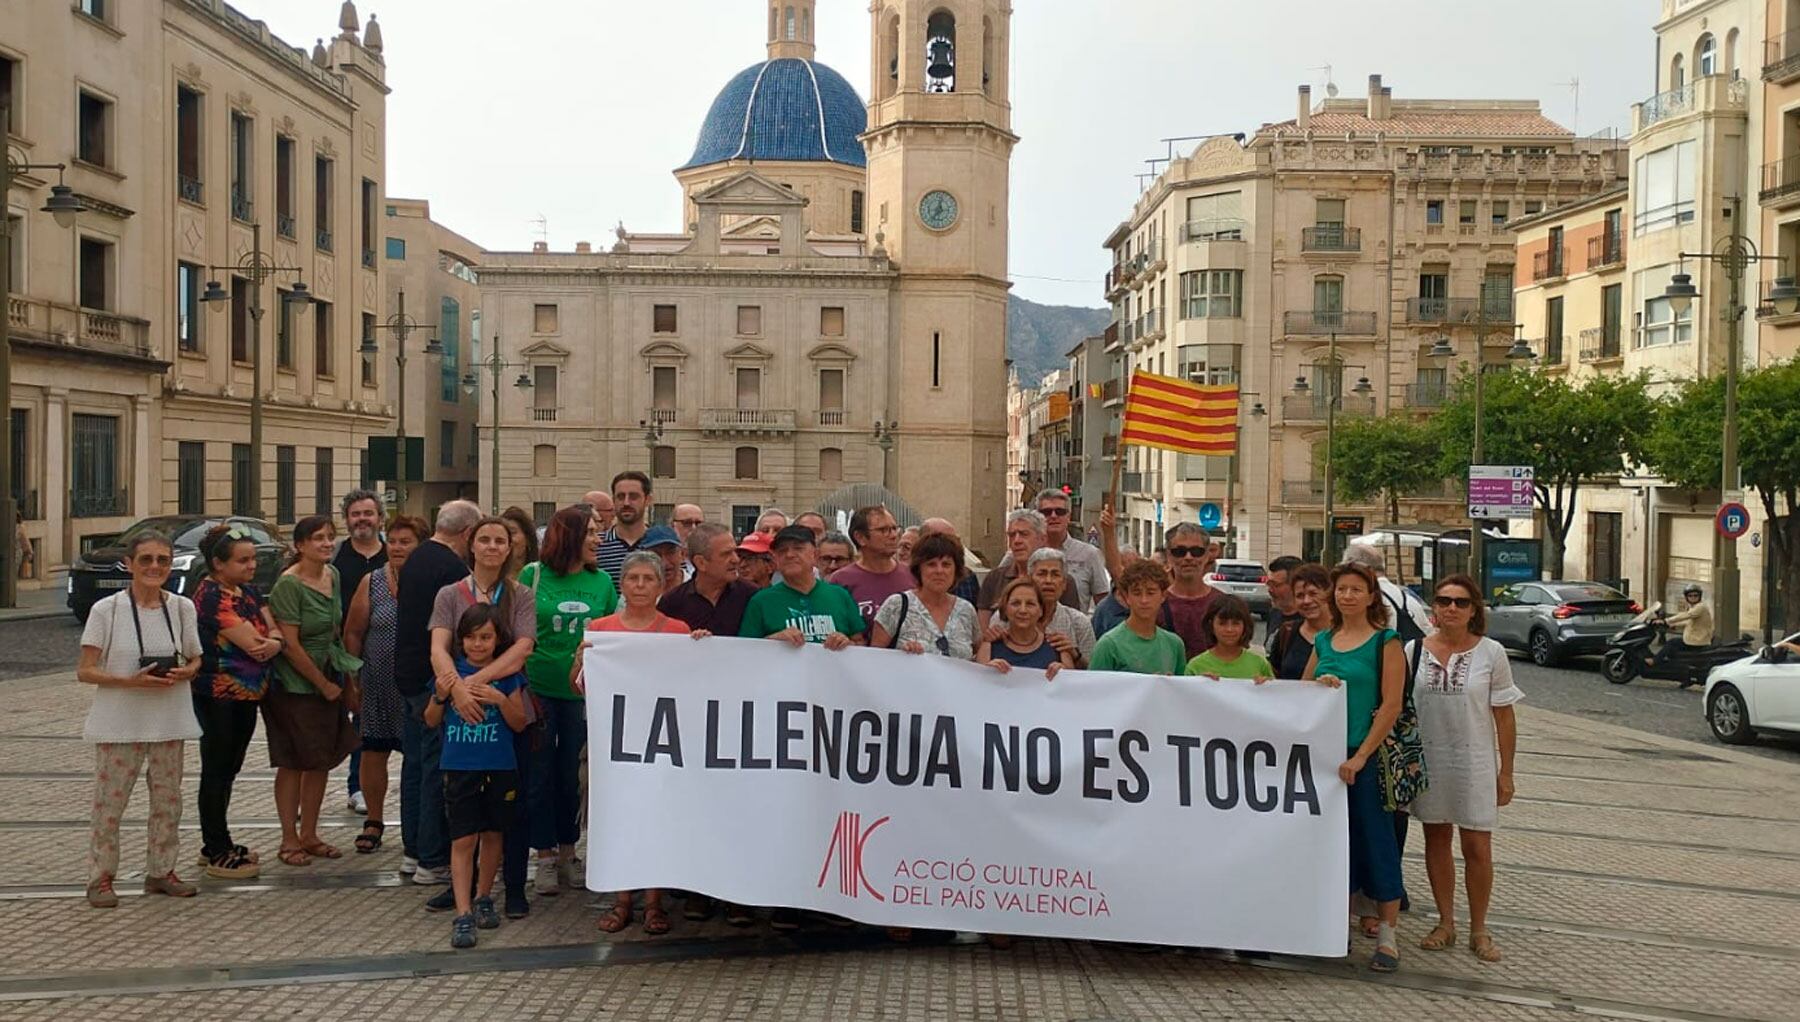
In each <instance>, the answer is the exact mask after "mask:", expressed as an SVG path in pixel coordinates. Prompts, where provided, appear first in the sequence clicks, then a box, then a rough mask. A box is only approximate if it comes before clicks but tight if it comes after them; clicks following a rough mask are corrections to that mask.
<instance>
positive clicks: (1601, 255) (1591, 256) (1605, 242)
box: [1587, 231, 1625, 270]
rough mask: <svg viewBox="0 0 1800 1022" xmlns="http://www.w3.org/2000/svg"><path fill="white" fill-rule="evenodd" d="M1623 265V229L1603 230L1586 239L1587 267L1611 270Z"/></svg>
mask: <svg viewBox="0 0 1800 1022" xmlns="http://www.w3.org/2000/svg"><path fill="white" fill-rule="evenodd" d="M1624 265H1625V234H1624V232H1623V231H1603V232H1601V234H1600V235H1598V236H1597V237H1593V238H1589V239H1588V243H1587V268H1588V269H1590V270H1611V269H1617V268H1619V267H1621V266H1624Z"/></svg>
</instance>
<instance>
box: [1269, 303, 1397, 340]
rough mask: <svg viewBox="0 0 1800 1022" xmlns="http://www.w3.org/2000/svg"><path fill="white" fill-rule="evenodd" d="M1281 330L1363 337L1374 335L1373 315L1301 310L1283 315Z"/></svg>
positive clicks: (1367, 313)
mask: <svg viewBox="0 0 1800 1022" xmlns="http://www.w3.org/2000/svg"><path fill="white" fill-rule="evenodd" d="M1282 328H1283V330H1284V332H1286V333H1289V334H1305V335H1323V334H1339V335H1350V336H1365V335H1371V334H1373V333H1375V314H1374V313H1373V312H1344V311H1341V310H1337V309H1311V310H1304V309H1302V310H1296V311H1289V312H1285V313H1283V314H1282Z"/></svg>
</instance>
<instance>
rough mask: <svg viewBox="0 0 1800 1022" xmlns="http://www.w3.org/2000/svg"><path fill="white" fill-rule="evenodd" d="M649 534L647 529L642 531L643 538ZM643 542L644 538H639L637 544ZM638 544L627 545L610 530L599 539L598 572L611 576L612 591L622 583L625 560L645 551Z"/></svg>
mask: <svg viewBox="0 0 1800 1022" xmlns="http://www.w3.org/2000/svg"><path fill="white" fill-rule="evenodd" d="M649 534H650V531H649V530H648V529H646V530H644V535H645V536H648V535H649ZM643 541H644V537H643V536H639V537H638V543H642V542H643ZM638 543H627V542H626V541H625V540H623V539H621V538H619V534H618V533H617V532H616V531H611V530H609V531H608V532H607V533H606V535H604V536H601V537H600V556H599V566H600V570H601V571H604V572H606V573H607V574H608V575H611V576H612V580H613V588H614V589H618V588H619V586H620V584H621V583H622V582H623V579H624V575H625V558H626V557H628V556H630V555H631V554H633V553H635V552H636V551H638V550H641V549H647V548H646V547H641V546H639V545H638Z"/></svg>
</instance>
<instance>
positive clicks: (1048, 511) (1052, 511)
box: [1038, 507, 1069, 518]
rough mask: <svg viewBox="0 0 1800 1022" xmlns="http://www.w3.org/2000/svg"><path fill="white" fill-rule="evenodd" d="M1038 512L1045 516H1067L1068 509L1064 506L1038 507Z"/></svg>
mask: <svg viewBox="0 0 1800 1022" xmlns="http://www.w3.org/2000/svg"><path fill="white" fill-rule="evenodd" d="M1038 514H1040V515H1043V516H1044V517H1045V518H1067V517H1069V509H1068V508H1066V507H1041V508H1038Z"/></svg>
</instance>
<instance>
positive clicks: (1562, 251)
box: [1531, 246, 1569, 280]
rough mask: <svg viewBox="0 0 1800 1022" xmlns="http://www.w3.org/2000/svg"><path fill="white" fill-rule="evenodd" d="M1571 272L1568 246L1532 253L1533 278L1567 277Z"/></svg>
mask: <svg viewBox="0 0 1800 1022" xmlns="http://www.w3.org/2000/svg"><path fill="white" fill-rule="evenodd" d="M1568 272H1569V249H1568V247H1567V246H1562V247H1559V248H1551V249H1545V250H1544V251H1542V252H1533V253H1532V254H1531V279H1532V280H1549V279H1550V278H1552V277H1565V276H1568Z"/></svg>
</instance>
